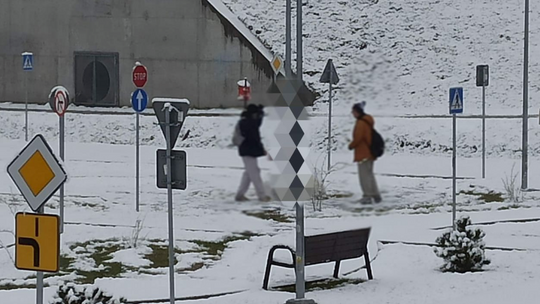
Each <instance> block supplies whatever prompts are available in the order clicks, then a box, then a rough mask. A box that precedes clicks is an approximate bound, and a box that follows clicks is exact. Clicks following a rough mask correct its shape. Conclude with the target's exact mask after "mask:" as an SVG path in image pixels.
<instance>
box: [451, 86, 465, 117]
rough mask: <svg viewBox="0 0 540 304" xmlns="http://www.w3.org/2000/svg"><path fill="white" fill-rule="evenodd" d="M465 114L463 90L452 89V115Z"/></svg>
mask: <svg viewBox="0 0 540 304" xmlns="http://www.w3.org/2000/svg"><path fill="white" fill-rule="evenodd" d="M461 113H463V88H450V114H461Z"/></svg>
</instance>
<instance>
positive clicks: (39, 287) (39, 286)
mask: <svg viewBox="0 0 540 304" xmlns="http://www.w3.org/2000/svg"><path fill="white" fill-rule="evenodd" d="M44 212H45V207H44V206H42V207H40V208H39V210H38V211H37V213H38V214H43V213H44ZM37 229H38V227H36V230H37ZM36 281H37V282H36V304H43V272H42V271H37V273H36Z"/></svg>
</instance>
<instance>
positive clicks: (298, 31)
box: [296, 0, 304, 81]
mask: <svg viewBox="0 0 540 304" xmlns="http://www.w3.org/2000/svg"><path fill="white" fill-rule="evenodd" d="M302 1H303V0H297V1H296V73H297V74H298V75H296V76H297V77H298V79H299V80H300V81H303V79H304V77H303V75H302V74H303V72H302V70H303V67H302V65H303V54H302V53H303V52H302Z"/></svg>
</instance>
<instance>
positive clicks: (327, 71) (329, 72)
mask: <svg viewBox="0 0 540 304" xmlns="http://www.w3.org/2000/svg"><path fill="white" fill-rule="evenodd" d="M319 82H321V83H330V82H332V84H337V83H338V82H339V77H338V74H337V72H336V67H335V66H334V63H333V62H332V59H328V62H327V63H326V67H324V72H323V73H322V75H321V79H320V80H319Z"/></svg>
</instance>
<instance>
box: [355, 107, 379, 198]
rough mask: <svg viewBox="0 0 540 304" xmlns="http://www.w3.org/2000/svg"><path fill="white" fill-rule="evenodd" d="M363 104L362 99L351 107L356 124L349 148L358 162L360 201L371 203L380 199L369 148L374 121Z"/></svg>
mask: <svg viewBox="0 0 540 304" xmlns="http://www.w3.org/2000/svg"><path fill="white" fill-rule="evenodd" d="M365 106H366V102H365V101H363V102H361V103H357V104H355V105H354V106H353V107H352V114H353V116H354V117H355V118H356V124H355V126H354V131H353V140H352V142H351V143H350V144H349V150H354V162H356V163H357V164H358V176H359V179H360V186H361V188H362V192H363V196H362V199H361V200H360V203H362V204H371V202H372V200H373V201H375V202H376V203H380V202H381V201H382V199H381V194H380V193H379V188H378V187H377V181H376V180H375V175H374V173H373V164H374V162H375V157H373V155H372V153H371V150H370V148H369V147H370V145H371V137H372V135H371V134H372V130H373V127H374V126H375V121H374V119H373V117H372V116H371V115H368V114H366V113H365V112H364V108H365Z"/></svg>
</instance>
